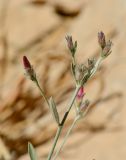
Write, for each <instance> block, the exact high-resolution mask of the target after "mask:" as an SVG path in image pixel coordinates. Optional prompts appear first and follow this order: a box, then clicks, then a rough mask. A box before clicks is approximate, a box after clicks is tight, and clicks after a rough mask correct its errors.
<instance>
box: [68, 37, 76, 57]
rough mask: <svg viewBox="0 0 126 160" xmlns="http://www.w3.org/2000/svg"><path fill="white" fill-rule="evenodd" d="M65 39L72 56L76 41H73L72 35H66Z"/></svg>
mask: <svg viewBox="0 0 126 160" xmlns="http://www.w3.org/2000/svg"><path fill="white" fill-rule="evenodd" d="M66 40H67V46H68V48H69V50H70V51H71V54H72V57H74V55H75V52H76V49H77V41H75V42H74V43H73V39H72V36H66Z"/></svg>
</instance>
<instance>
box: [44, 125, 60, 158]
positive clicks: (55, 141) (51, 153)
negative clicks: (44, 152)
mask: <svg viewBox="0 0 126 160" xmlns="http://www.w3.org/2000/svg"><path fill="white" fill-rule="evenodd" d="M62 128H63V126H59V127H58V130H57V132H56V136H55V138H54V142H53V147H52V149H51V151H50V153H49V155H48V158H47V160H50V159H51V157H52V155H53V152H54V149H55V147H56V144H57V141H58V139H59V136H60V133H61V131H62Z"/></svg>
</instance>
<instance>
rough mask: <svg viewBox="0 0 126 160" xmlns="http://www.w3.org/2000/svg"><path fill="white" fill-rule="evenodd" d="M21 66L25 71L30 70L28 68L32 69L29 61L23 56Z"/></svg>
mask: <svg viewBox="0 0 126 160" xmlns="http://www.w3.org/2000/svg"><path fill="white" fill-rule="evenodd" d="M23 65H24V68H25V69H30V68H32V67H31V64H30V62H29V60H28V58H27V57H26V56H23Z"/></svg>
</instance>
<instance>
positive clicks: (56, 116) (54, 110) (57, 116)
mask: <svg viewBox="0 0 126 160" xmlns="http://www.w3.org/2000/svg"><path fill="white" fill-rule="evenodd" d="M49 103H50V109H51V111H52V114H53V117H54V119H55V121H56V123H57V124H58V125H59V124H60V120H59V114H58V111H57V109H56V104H55V102H54V100H53V98H52V97H51V98H50V100H49Z"/></svg>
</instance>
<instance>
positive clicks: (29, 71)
mask: <svg viewBox="0 0 126 160" xmlns="http://www.w3.org/2000/svg"><path fill="white" fill-rule="evenodd" d="M23 65H24V69H25V71H26V75H27V76H28V77H29V78H30V79H31V80H32V81H35V80H36V74H35V71H34V69H33V67H32V66H31V64H30V62H29V60H28V58H27V57H26V56H23Z"/></svg>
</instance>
